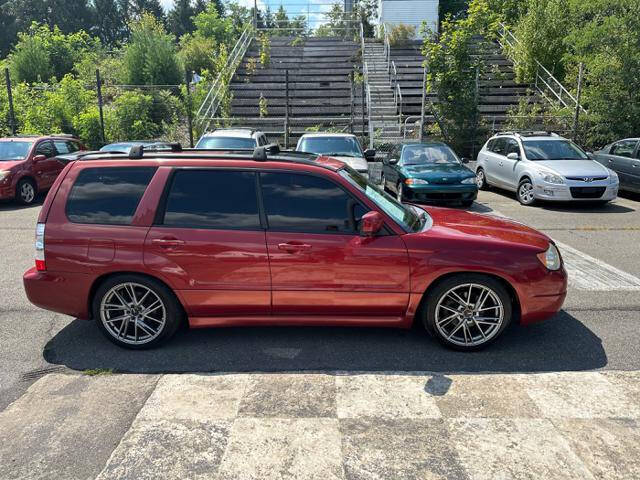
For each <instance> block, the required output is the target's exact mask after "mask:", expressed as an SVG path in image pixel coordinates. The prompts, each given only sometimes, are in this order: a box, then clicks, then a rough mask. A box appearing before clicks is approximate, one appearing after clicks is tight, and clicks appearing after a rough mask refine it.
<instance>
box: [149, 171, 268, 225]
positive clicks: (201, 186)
mask: <svg viewBox="0 0 640 480" xmlns="http://www.w3.org/2000/svg"><path fill="white" fill-rule="evenodd" d="M162 223H163V225H165V226H168V227H181V228H213V229H222V230H227V229H232V230H258V229H260V228H261V226H260V214H259V210H258V199H257V195H256V177H255V174H254V173H252V172H234V171H228V170H178V171H177V172H176V173H175V174H174V176H173V181H172V183H171V187H170V189H169V194H168V196H167V202H166V209H165V214H164V220H163V222H162Z"/></svg>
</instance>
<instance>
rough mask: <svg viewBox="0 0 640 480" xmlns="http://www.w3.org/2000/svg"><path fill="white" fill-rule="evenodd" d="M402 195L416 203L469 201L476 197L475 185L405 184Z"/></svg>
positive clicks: (476, 189)
mask: <svg viewBox="0 0 640 480" xmlns="http://www.w3.org/2000/svg"><path fill="white" fill-rule="evenodd" d="M403 196H404V198H405V199H406V200H408V201H413V202H417V203H430V202H470V201H473V200H475V199H476V198H477V197H478V188H477V187H476V186H475V185H460V184H458V185H419V186H412V185H405V187H404V189H403Z"/></svg>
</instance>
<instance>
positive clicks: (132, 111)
mask: <svg viewBox="0 0 640 480" xmlns="http://www.w3.org/2000/svg"><path fill="white" fill-rule="evenodd" d="M112 108H113V112H112V114H111V115H110V116H111V118H113V121H110V122H109V123H108V124H107V129H108V132H107V138H108V139H109V141H110V142H115V141H123V140H147V139H153V138H155V137H156V136H157V135H158V134H159V133H160V128H159V126H158V125H156V124H155V123H154V122H153V121H152V120H151V112H152V109H153V97H152V96H151V95H146V94H143V93H138V92H125V93H123V94H122V95H119V96H118V97H117V98H116V99H115V101H114V102H113V107H112Z"/></svg>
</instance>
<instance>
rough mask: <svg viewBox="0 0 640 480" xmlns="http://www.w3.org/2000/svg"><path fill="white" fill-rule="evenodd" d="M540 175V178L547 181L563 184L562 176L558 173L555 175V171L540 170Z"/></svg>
mask: <svg viewBox="0 0 640 480" xmlns="http://www.w3.org/2000/svg"><path fill="white" fill-rule="evenodd" d="M540 176H541V177H542V180H544V181H545V182H547V183H555V184H556V185H562V184H564V178H562V177H561V176H560V175H556V174H555V173H550V172H540Z"/></svg>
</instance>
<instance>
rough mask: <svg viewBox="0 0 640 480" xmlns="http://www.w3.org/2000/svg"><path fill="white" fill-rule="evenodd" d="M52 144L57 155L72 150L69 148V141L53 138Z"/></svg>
mask: <svg viewBox="0 0 640 480" xmlns="http://www.w3.org/2000/svg"><path fill="white" fill-rule="evenodd" d="M53 144H54V145H55V147H56V152H57V155H64V154H65V153H71V152H73V150H69V142H66V141H64V140H54V141H53Z"/></svg>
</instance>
